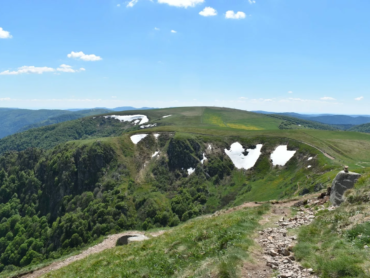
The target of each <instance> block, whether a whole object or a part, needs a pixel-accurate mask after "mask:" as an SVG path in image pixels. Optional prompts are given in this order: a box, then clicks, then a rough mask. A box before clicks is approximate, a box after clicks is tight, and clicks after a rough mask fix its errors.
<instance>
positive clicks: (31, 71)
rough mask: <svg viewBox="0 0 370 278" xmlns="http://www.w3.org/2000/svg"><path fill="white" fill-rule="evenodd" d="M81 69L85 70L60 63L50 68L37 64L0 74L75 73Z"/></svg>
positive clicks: (81, 69) (0, 73) (82, 69)
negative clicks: (36, 65)
mask: <svg viewBox="0 0 370 278" xmlns="http://www.w3.org/2000/svg"><path fill="white" fill-rule="evenodd" d="M79 71H85V69H84V68H80V69H79V70H75V69H73V68H72V67H71V66H68V65H65V64H63V65H60V67H59V68H56V69H54V68H49V67H35V66H23V67H20V68H18V69H17V70H15V71H10V70H6V71H3V72H0V75H18V74H43V73H46V72H70V73H75V72H79Z"/></svg>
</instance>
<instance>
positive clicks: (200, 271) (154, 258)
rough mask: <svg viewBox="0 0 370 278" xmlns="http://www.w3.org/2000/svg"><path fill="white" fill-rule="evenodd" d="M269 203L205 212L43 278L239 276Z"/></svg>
mask: <svg viewBox="0 0 370 278" xmlns="http://www.w3.org/2000/svg"><path fill="white" fill-rule="evenodd" d="M267 210H268V207H267V206H262V207H259V208H253V209H244V210H241V211H235V212H232V213H230V214H227V215H221V216H217V217H202V218H197V219H194V220H191V221H188V222H187V223H185V224H182V225H180V226H179V227H176V228H173V229H172V230H169V231H168V232H167V233H165V234H164V235H162V236H159V237H157V238H152V239H150V240H148V241H145V242H141V243H133V244H130V245H127V246H121V247H116V248H114V249H110V250H106V251H104V252H102V253H100V254H96V255H92V256H89V257H87V258H85V259H83V260H81V261H77V262H75V263H73V264H71V265H69V266H67V267H65V268H62V269H60V270H57V271H54V272H51V273H49V274H47V275H45V276H44V277H73V278H76V277H130V278H131V277H140V278H142V277H158V278H159V277H161V278H164V277H237V273H238V269H239V266H240V264H241V262H242V260H245V259H246V258H248V250H249V248H250V246H251V245H253V240H252V239H251V235H252V234H253V232H254V230H255V229H256V228H257V227H258V226H259V224H258V220H259V219H260V217H261V215H262V214H264V213H265V212H266V211H267Z"/></svg>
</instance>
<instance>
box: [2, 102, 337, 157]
mask: <svg viewBox="0 0 370 278" xmlns="http://www.w3.org/2000/svg"><path fill="white" fill-rule="evenodd" d="M134 114H143V115H146V116H147V117H148V118H149V120H150V122H149V124H152V125H153V124H155V125H156V127H157V128H162V129H163V130H166V131H176V130H183V129H184V128H186V129H187V130H188V131H195V130H199V129H202V131H201V132H203V133H204V132H205V133H208V132H210V133H211V134H212V133H213V132H214V131H215V130H217V131H219V132H221V133H223V132H224V133H229V132H240V131H245V132H248V131H250V132H253V131H274V130H279V129H292V130H293V129H295V130H308V129H319V130H335V128H333V127H331V126H327V125H322V124H319V123H314V122H310V121H303V120H297V119H294V118H287V117H283V118H280V117H270V116H265V115H260V114H256V113H251V112H247V111H243V110H235V109H228V108H215V107H212V108H211V107H185V108H170V109H155V110H142V111H135V112H134ZM108 115H109V114H105V115H102V116H99V117H86V118H83V119H79V120H74V121H68V122H64V123H60V124H55V125H48V126H45V127H41V128H35V129H32V130H28V131H26V132H22V133H17V134H14V135H12V136H9V137H7V138H3V139H1V140H0V153H4V152H6V151H9V150H16V151H21V150H25V149H27V148H30V147H38V148H44V149H49V148H52V147H54V146H56V145H57V144H60V143H64V142H68V141H70V140H79V139H92V138H100V137H110V136H118V135H121V134H122V133H123V132H128V131H134V130H140V129H141V128H140V127H139V126H138V125H133V124H132V123H130V122H120V121H118V120H116V119H114V118H105V116H108ZM110 115H118V116H120V115H121V116H124V115H133V112H132V111H124V112H115V113H110ZM168 115H171V116H170V117H166V116H168ZM66 117H67V116H63V117H59V118H66ZM163 117H166V118H163ZM47 123H51V120H48V121H47ZM211 130H212V131H211Z"/></svg>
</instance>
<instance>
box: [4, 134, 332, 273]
mask: <svg viewBox="0 0 370 278" xmlns="http://www.w3.org/2000/svg"><path fill="white" fill-rule="evenodd" d="M235 142H240V144H242V145H243V146H244V147H245V149H247V148H251V149H250V150H248V151H249V152H251V151H252V150H253V148H256V147H255V146H256V145H258V144H263V148H262V150H261V155H260V157H259V158H258V159H257V161H256V164H255V166H254V167H253V169H251V170H249V171H245V170H242V169H240V170H239V169H238V167H239V166H235V165H234V163H236V162H235V161H234V162H233V161H232V160H231V159H230V157H229V156H228V155H227V151H226V150H228V149H230V150H232V148H230V146H231V145H232V144H233V143H235ZM281 144H288V145H289V149H290V150H295V151H296V152H297V153H296V155H294V157H292V158H291V159H290V160H289V162H288V163H287V164H286V166H285V167H274V166H273V165H272V164H271V162H270V156H271V153H272V152H273V151H274V150H275V149H276V147H277V146H279V145H281ZM210 146H211V147H210ZM244 155H245V156H246V157H247V156H248V154H244ZM310 157H313V159H312V161H311V160H308V159H309V158H310ZM330 164H331V162H330V160H329V159H328V158H326V157H325V156H324V155H323V154H321V153H320V152H319V151H317V150H316V149H314V148H311V147H309V146H306V145H304V144H300V143H298V142H295V141H290V140H287V139H284V138H268V137H267V138H265V137H254V138H235V137H232V138H228V137H219V136H201V135H197V136H195V135H192V134H186V133H159V134H158V136H157V135H156V136H154V134H153V133H151V134H150V135H148V136H146V137H145V138H144V139H142V140H141V141H140V142H139V143H138V144H137V145H134V144H133V143H132V141H131V139H130V136H122V137H120V138H106V139H99V140H90V141H77V142H70V143H67V144H62V145H59V146H57V147H55V148H53V149H51V150H49V151H43V150H37V149H29V150H27V151H23V152H19V153H17V152H11V153H7V154H6V155H3V156H2V157H1V159H0V168H1V170H0V177H1V181H0V183H1V185H2V186H1V188H0V193H1V194H0V196H1V199H0V218H2V219H3V221H2V224H0V242H2V244H1V245H0V248H1V249H0V253H1V254H2V255H1V257H0V261H1V264H2V268H3V269H4V270H5V271H9V270H13V269H16V267H20V266H23V267H24V266H27V265H29V264H36V263H40V262H44V261H45V260H52V259H57V258H59V257H60V256H62V255H65V254H69V253H71V252H73V251H74V250H76V249H78V248H81V247H82V246H84V245H86V244H89V243H91V242H92V241H93V240H96V239H97V238H99V237H100V236H103V235H107V234H111V233H115V232H117V231H121V230H129V229H143V230H147V229H150V228H154V227H166V226H176V225H178V224H179V223H181V222H185V221H187V220H188V219H191V218H194V217H197V216H199V215H202V214H204V213H211V212H214V211H215V210H218V209H221V208H225V207H230V206H234V205H238V204H241V203H243V202H245V201H248V200H259V201H263V200H270V199H279V198H287V197H289V196H292V195H294V194H305V193H307V192H311V191H315V190H320V189H321V188H323V187H325V186H326V183H327V182H328V180H327V178H326V177H325V176H322V173H323V172H327V173H328V176H327V177H330V176H331V175H332V174H331V173H330V170H331V169H333V168H335V165H332V166H328V165H330ZM308 165H311V168H308ZM307 176H309V178H307Z"/></svg>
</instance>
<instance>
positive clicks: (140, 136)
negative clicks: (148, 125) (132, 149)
mask: <svg viewBox="0 0 370 278" xmlns="http://www.w3.org/2000/svg"><path fill="white" fill-rule="evenodd" d="M147 136H148V134H136V135H132V136H131V137H130V139H131V141H132V143H134V144H135V145H136V144H137V143H139V142H140V141H141V140H143V139H144V138H145V137H147Z"/></svg>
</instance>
